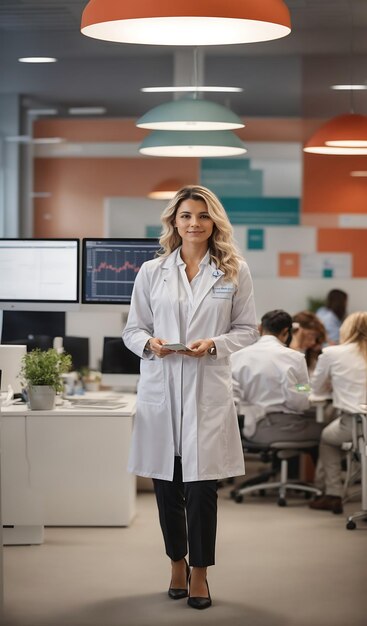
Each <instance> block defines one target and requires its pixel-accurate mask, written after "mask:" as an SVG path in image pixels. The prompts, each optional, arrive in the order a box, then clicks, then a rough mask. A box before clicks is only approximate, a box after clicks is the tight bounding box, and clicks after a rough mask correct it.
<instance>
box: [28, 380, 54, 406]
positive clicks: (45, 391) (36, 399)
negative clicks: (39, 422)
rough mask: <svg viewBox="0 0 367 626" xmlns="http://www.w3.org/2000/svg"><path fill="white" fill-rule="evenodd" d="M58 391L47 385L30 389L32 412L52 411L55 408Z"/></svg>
mask: <svg viewBox="0 0 367 626" xmlns="http://www.w3.org/2000/svg"><path fill="white" fill-rule="evenodd" d="M55 398H56V391H55V389H54V388H53V387H48V386H47V385H33V386H30V387H28V400H29V406H30V408H31V409H32V411H50V410H52V409H54V408H55Z"/></svg>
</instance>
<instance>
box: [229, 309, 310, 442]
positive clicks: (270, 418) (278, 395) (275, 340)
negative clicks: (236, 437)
mask: <svg viewBox="0 0 367 626" xmlns="http://www.w3.org/2000/svg"><path fill="white" fill-rule="evenodd" d="M292 323H293V320H292V317H291V316H290V315H289V314H288V313H286V312H285V311H283V310H281V309H276V310H274V311H269V312H268V313H265V315H263V317H262V318H261V325H260V333H261V337H260V339H259V340H258V341H257V343H255V344H253V345H251V346H248V347H246V348H244V349H243V350H239V351H238V352H236V353H235V354H233V355H232V357H231V362H232V377H233V389H234V396H235V401H236V404H237V406H238V407H240V408H239V409H238V410H239V412H240V413H243V414H244V416H245V422H244V435H245V437H246V438H247V439H249V440H250V441H252V442H254V443H258V444H260V445H268V444H271V443H274V442H276V441H299V442H302V441H306V440H312V439H315V440H318V439H319V438H320V434H321V429H322V425H321V424H317V423H316V421H315V419H314V417H312V416H310V415H305V414H304V412H305V411H307V409H308V408H309V399H308V395H309V378H308V372H307V365H306V360H305V356H304V354H302V353H300V352H298V351H296V350H293V349H291V348H289V347H288V344H289V343H290V340H291V335H292Z"/></svg>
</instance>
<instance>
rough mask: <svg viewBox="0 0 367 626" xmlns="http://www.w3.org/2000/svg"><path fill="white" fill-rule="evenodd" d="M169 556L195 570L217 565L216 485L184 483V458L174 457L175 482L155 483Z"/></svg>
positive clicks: (154, 480)
mask: <svg viewBox="0 0 367 626" xmlns="http://www.w3.org/2000/svg"><path fill="white" fill-rule="evenodd" d="M153 483H154V490H155V495H156V498H157V504H158V511H159V521H160V525H161V528H162V533H163V538H164V543H165V547H166V554H167V556H169V557H170V559H172V561H179V560H180V559H183V558H184V557H185V556H186V554H187V551H189V563H190V565H191V566H192V567H207V566H209V565H214V563H215V538H216V533H217V481H216V480H198V481H195V482H189V483H184V482H182V467H181V458H180V457H175V468H174V474H173V481H168V480H159V479H157V478H154V479H153Z"/></svg>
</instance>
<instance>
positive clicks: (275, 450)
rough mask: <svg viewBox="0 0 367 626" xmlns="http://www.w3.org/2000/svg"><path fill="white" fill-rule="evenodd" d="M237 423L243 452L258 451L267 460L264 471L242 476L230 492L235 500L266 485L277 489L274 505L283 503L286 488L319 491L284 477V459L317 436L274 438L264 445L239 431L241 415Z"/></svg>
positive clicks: (315, 443) (306, 448)
mask: <svg viewBox="0 0 367 626" xmlns="http://www.w3.org/2000/svg"><path fill="white" fill-rule="evenodd" d="M239 425H240V431H241V438H242V446H243V450H244V454H246V453H255V454H258V455H260V458H262V459H263V460H265V461H269V462H270V463H271V467H270V469H269V470H268V471H266V472H263V473H261V474H260V475H258V476H255V477H254V478H250V479H247V480H245V481H244V482H243V483H242V484H241V485H240V486H239V487H237V488H236V489H234V490H232V492H231V496H232V498H233V499H234V500H235V501H236V502H237V503H240V502H242V501H243V498H244V496H245V495H248V494H249V493H254V492H259V493H262V494H263V493H265V492H266V491H268V490H270V489H276V490H277V491H278V505H279V506H286V505H287V500H286V495H287V491H290V490H293V491H300V492H303V493H304V494H306V496H308V495H311V494H313V495H321V491H320V490H319V489H317V488H316V487H313V486H312V485H307V484H306V483H302V482H299V481H298V480H291V479H289V478H288V461H289V460H290V459H292V458H295V457H298V456H299V455H300V454H301V453H303V452H309V451H310V449H311V448H314V447H316V446H318V444H319V441H318V440H309V441H281V440H280V441H275V442H272V443H270V444H267V445H261V444H257V443H256V442H252V441H250V440H248V439H246V438H245V437H244V435H243V425H244V421H243V416H240V417H239ZM279 472H280V476H279V480H275V481H271V480H270V479H272V478H275V476H276V475H277V474H278V473H279Z"/></svg>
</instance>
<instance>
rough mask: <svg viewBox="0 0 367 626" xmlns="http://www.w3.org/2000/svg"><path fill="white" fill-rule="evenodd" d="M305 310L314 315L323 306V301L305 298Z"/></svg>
mask: <svg viewBox="0 0 367 626" xmlns="http://www.w3.org/2000/svg"><path fill="white" fill-rule="evenodd" d="M307 302H308V304H307V310H308V311H310V312H311V313H316V311H317V309H319V308H320V307H322V306H325V299H321V298H307Z"/></svg>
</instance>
